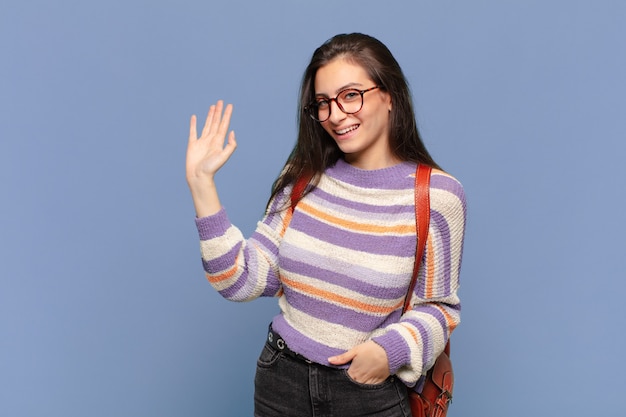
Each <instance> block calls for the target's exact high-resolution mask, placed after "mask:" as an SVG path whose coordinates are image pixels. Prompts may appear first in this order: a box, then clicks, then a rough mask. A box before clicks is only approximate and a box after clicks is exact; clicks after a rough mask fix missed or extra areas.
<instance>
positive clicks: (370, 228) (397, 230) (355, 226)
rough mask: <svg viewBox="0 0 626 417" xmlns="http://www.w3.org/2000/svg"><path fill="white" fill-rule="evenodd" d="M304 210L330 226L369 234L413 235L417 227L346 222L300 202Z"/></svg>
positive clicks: (299, 205)
mask: <svg viewBox="0 0 626 417" xmlns="http://www.w3.org/2000/svg"><path fill="white" fill-rule="evenodd" d="M298 207H300V208H301V209H302V210H304V211H305V212H306V213H308V214H310V215H311V216H313V217H316V218H319V219H322V220H324V221H326V222H328V223H330V224H334V225H338V226H341V227H343V228H344V229H350V230H354V231H356V232H368V233H379V234H385V233H394V234H411V233H415V226H413V225H412V224H411V225H410V226H409V225H398V226H380V225H377V224H364V223H357V222H353V221H349V220H344V219H341V218H339V217H336V216H331V215H328V214H327V213H325V212H322V211H320V210H318V209H316V208H314V207H313V206H311V205H309V204H306V203H304V202H300V203H299V204H298Z"/></svg>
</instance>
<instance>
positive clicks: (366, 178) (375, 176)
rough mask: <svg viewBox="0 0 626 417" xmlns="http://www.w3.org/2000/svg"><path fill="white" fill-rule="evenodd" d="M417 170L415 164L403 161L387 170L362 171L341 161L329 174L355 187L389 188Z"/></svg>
mask: <svg viewBox="0 0 626 417" xmlns="http://www.w3.org/2000/svg"><path fill="white" fill-rule="evenodd" d="M415 168H416V164H415V163H414V162H409V161H403V162H400V163H398V164H396V165H392V166H389V167H385V168H379V169H362V168H357V167H355V166H354V165H350V164H349V163H347V162H346V161H345V160H343V159H339V160H337V163H336V164H335V165H334V166H333V167H331V168H328V170H327V173H328V174H329V175H330V176H332V177H335V178H337V179H339V180H341V181H345V182H348V183H350V184H354V185H365V186H368V187H381V188H388V187H389V186H390V185H391V184H394V183H397V182H399V181H401V180H402V179H404V178H407V177H408V176H411V175H413V174H415Z"/></svg>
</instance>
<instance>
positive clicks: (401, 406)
mask: <svg viewBox="0 0 626 417" xmlns="http://www.w3.org/2000/svg"><path fill="white" fill-rule="evenodd" d="M254 384H255V391H254V415H255V417H331V416H332V417H357V416H368V417H410V416H411V410H410V406H409V402H408V394H407V389H406V387H405V385H404V384H403V383H402V382H401V381H400V380H399V379H398V378H396V377H395V376H390V377H389V378H387V380H385V381H384V382H382V383H380V384H375V385H369V384H361V383H358V382H356V381H354V380H353V379H352V378H350V376H349V375H348V372H347V370H345V369H335V368H330V367H327V366H323V365H319V364H315V363H309V362H307V361H305V360H303V359H302V358H295V357H292V356H290V355H288V354H287V353H285V352H284V351H281V350H279V349H277V348H276V347H273V346H271V345H270V343H269V342H268V343H266V345H265V346H264V347H263V351H262V352H261V355H260V357H259V360H258V363H257V371H256V377H255V380H254Z"/></svg>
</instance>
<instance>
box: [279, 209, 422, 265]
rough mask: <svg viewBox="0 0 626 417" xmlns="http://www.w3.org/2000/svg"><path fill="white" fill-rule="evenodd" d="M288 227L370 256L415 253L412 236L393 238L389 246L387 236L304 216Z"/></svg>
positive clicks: (388, 236)
mask: <svg viewBox="0 0 626 417" xmlns="http://www.w3.org/2000/svg"><path fill="white" fill-rule="evenodd" d="M296 214H300V213H296ZM289 227H290V228H292V229H294V230H298V231H300V232H303V233H305V234H307V235H308V236H311V237H313V238H316V239H320V240H322V241H324V242H326V243H328V244H331V245H335V246H339V247H343V248H348V249H354V250H359V251H363V252H367V253H370V254H377V255H394V256H400V257H408V256H412V255H413V253H415V235H413V234H411V235H408V236H394V237H393V241H394V243H395V244H394V245H389V239H390V235H389V234H386V235H378V236H377V235H371V234H363V233H355V232H351V231H348V230H344V229H339V228H337V227H334V226H332V225H328V224H326V223H323V222H321V221H318V220H316V219H314V218H311V217H309V216H306V215H300V216H294V218H293V219H292V222H291V225H290V226H289Z"/></svg>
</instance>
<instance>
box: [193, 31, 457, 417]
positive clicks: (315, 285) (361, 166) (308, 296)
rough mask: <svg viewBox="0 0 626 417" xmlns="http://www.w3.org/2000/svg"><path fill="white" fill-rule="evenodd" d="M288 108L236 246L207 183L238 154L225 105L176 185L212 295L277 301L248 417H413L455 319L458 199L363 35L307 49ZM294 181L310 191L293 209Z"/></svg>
mask: <svg viewBox="0 0 626 417" xmlns="http://www.w3.org/2000/svg"><path fill="white" fill-rule="evenodd" d="M299 107H300V108H299V110H300V112H299V115H300V116H299V133H298V140H297V144H296V146H295V148H294V149H293V151H292V153H291V155H290V157H289V158H288V160H287V162H286V164H285V167H284V169H283V170H282V172H281V174H280V176H279V177H278V179H277V180H276V182H275V183H274V187H273V190H272V194H271V196H270V199H269V202H268V205H267V210H266V214H265V216H264V218H263V219H262V220H261V221H260V222H259V223H258V226H257V229H256V231H255V232H254V234H253V235H252V236H251V237H250V238H249V239H247V240H246V239H244V237H243V236H242V234H241V232H240V231H239V230H238V229H237V228H236V227H235V226H233V225H232V224H231V223H230V221H229V219H228V217H227V215H226V212H225V211H224V209H223V208H222V206H221V205H220V202H219V198H218V194H217V191H216V187H215V182H214V176H215V173H216V172H217V171H218V170H219V168H220V167H221V166H223V164H224V163H225V162H226V161H227V160H228V159H229V157H230V156H231V154H232V153H233V151H234V150H235V148H236V141H235V135H234V133H233V132H232V131H231V132H230V133H229V132H228V126H229V121H230V117H231V114H232V106H231V105H228V106H226V107H225V108H224V105H223V103H222V102H221V101H218V102H217V104H216V105H213V106H211V108H210V110H209V114H208V116H207V119H206V122H205V125H204V128H203V130H202V132H201V134H200V135H199V136H198V134H197V131H196V118H195V116H192V118H191V125H190V136H189V143H188V150H187V182H188V184H189V188H190V190H191V194H192V198H193V202H194V206H195V209H196V215H197V219H196V224H197V227H198V231H199V234H200V241H201V251H202V260H203V264H204V269H205V271H206V276H207V278H208V280H209V282H210V283H211V284H212V285H213V286H214V287H215V289H216V290H217V291H219V292H220V294H221V295H222V296H224V297H225V298H227V299H229V300H234V301H247V300H252V299H255V298H257V297H261V296H275V297H278V305H279V307H280V313H279V314H278V315H277V316H276V317H274V319H273V320H272V322H271V326H270V329H269V332H268V340H267V343H266V345H265V346H264V348H263V350H262V352H261V355H260V358H259V360H258V367H257V373H256V378H255V395H254V400H255V401H254V402H255V416H259V417H273V416H280V417H284V416H297V417H303V416H313V415H315V416H322V415H323V416H341V417H346V416H365V415H367V416H409V415H410V409H409V405H408V401H407V390H406V386H415V387H416V389H418V390H419V387H420V383H421V381H422V375H423V374H425V373H426V371H427V370H428V369H429V367H430V366H432V364H433V363H434V361H435V359H436V358H437V356H438V355H439V354H440V353H441V352H442V351H443V349H444V347H445V345H446V342H447V340H448V338H449V337H450V333H451V332H452V330H453V329H454V328H455V327H456V326H457V325H458V324H459V320H460V318H459V317H460V302H459V298H458V297H457V290H458V287H459V269H460V265H461V254H462V247H463V236H464V229H465V196H464V192H463V188H462V186H461V184H460V183H459V182H458V181H457V180H456V179H455V178H453V177H452V176H450V175H449V174H447V173H444V172H443V171H441V170H440V169H439V167H438V166H437V164H436V163H435V162H434V161H433V159H432V158H431V156H430V155H429V153H428V151H427V150H426V148H425V146H424V144H423V143H422V140H421V138H420V136H419V134H418V130H417V126H416V122H415V115H414V111H413V106H412V101H411V95H410V91H409V88H408V85H407V82H406V79H405V77H404V75H403V73H402V70H401V69H400V66H399V65H398V63H397V62H396V60H395V59H394V57H393V56H392V54H391V53H390V51H389V50H388V49H387V47H386V46H385V45H383V44H382V43H381V42H380V41H378V40H376V39H374V38H372V37H370V36H367V35H363V34H347V35H337V36H335V37H333V38H332V39H330V40H329V41H327V42H326V43H324V44H323V45H322V46H321V47H319V48H318V49H317V50H316V51H315V52H314V54H313V57H312V59H311V62H310V64H309V65H308V67H307V69H306V71H305V73H304V77H303V81H302V87H301V97H300V105H299ZM418 163H422V164H427V165H430V166H431V167H433V168H434V170H433V173H432V175H431V182H430V195H431V197H430V212H431V216H430V227H429V231H428V240H427V244H426V251H425V254H424V258H423V259H422V266H421V268H420V272H419V276H418V284H417V285H416V287H415V290H414V292H413V294H412V297H411V306H412V308H411V309H410V310H409V311H407V312H406V313H404V314H402V304H403V300H404V297H405V295H406V292H407V288H408V285H409V281H410V279H411V274H412V269H413V264H414V261H415V259H414V258H415V246H416V232H415V205H414V178H415V170H416V166H417V164H418ZM301 178H305V179H306V180H308V186H307V187H306V189H305V190H304V192H303V193H302V196H301V197H300V196H298V197H300V198H299V201H298V202H297V204H296V205H295V209H294V210H293V211H292V209H291V201H290V198H291V195H292V191H293V189H294V185H295V184H296V183H298V181H299V179H301ZM300 181H301V180H300Z"/></svg>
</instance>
